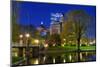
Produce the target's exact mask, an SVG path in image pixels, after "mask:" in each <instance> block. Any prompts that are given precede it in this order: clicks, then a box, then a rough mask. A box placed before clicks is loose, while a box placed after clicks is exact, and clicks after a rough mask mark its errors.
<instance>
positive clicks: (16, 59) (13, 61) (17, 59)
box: [12, 57, 23, 63]
mask: <svg viewBox="0 0 100 67" xmlns="http://www.w3.org/2000/svg"><path fill="white" fill-rule="evenodd" d="M20 60H23V57H12V63H16V62H18V61H20Z"/></svg>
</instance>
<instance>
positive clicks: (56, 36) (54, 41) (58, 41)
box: [48, 34, 61, 46]
mask: <svg viewBox="0 0 100 67" xmlns="http://www.w3.org/2000/svg"><path fill="white" fill-rule="evenodd" d="M48 40H49V41H48V45H49V46H53V44H55V46H61V38H60V35H59V34H52V35H50V37H49V39H48Z"/></svg>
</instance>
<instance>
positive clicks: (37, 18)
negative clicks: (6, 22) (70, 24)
mask: <svg viewBox="0 0 100 67" xmlns="http://www.w3.org/2000/svg"><path fill="white" fill-rule="evenodd" d="M12 4H13V5H12V7H13V8H14V9H15V8H16V7H17V15H18V17H19V18H18V19H17V21H18V22H17V23H18V24H22V25H29V24H32V25H34V26H35V27H38V26H39V25H40V24H41V22H43V24H44V26H46V27H49V26H50V23H51V19H50V18H51V13H67V12H69V11H72V10H77V9H78V10H84V11H86V12H87V14H89V15H90V16H92V20H91V22H90V25H89V26H88V27H89V28H88V33H87V34H88V35H89V36H90V37H91V38H95V34H96V30H95V29H96V7H95V6H86V5H84V6H82V5H72V4H71V5H69V4H51V3H36V2H15V1H13V2H12Z"/></svg>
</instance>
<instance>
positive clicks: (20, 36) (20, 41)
mask: <svg viewBox="0 0 100 67" xmlns="http://www.w3.org/2000/svg"><path fill="white" fill-rule="evenodd" d="M19 38H20V40H19V43H20V45H22V44H23V40H22V38H23V35H22V34H20V35H19Z"/></svg>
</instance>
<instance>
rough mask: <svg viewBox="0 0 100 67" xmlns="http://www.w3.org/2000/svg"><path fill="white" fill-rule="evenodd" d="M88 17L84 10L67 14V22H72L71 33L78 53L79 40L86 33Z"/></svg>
mask: <svg viewBox="0 0 100 67" xmlns="http://www.w3.org/2000/svg"><path fill="white" fill-rule="evenodd" d="M89 20H90V16H89V14H88V13H86V12H85V11H84V10H73V11H70V12H69V13H68V14H67V21H68V22H72V28H73V32H74V35H75V38H76V41H77V45H78V51H80V40H81V38H82V36H83V35H84V34H85V33H86V32H87V29H88V24H89Z"/></svg>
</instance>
